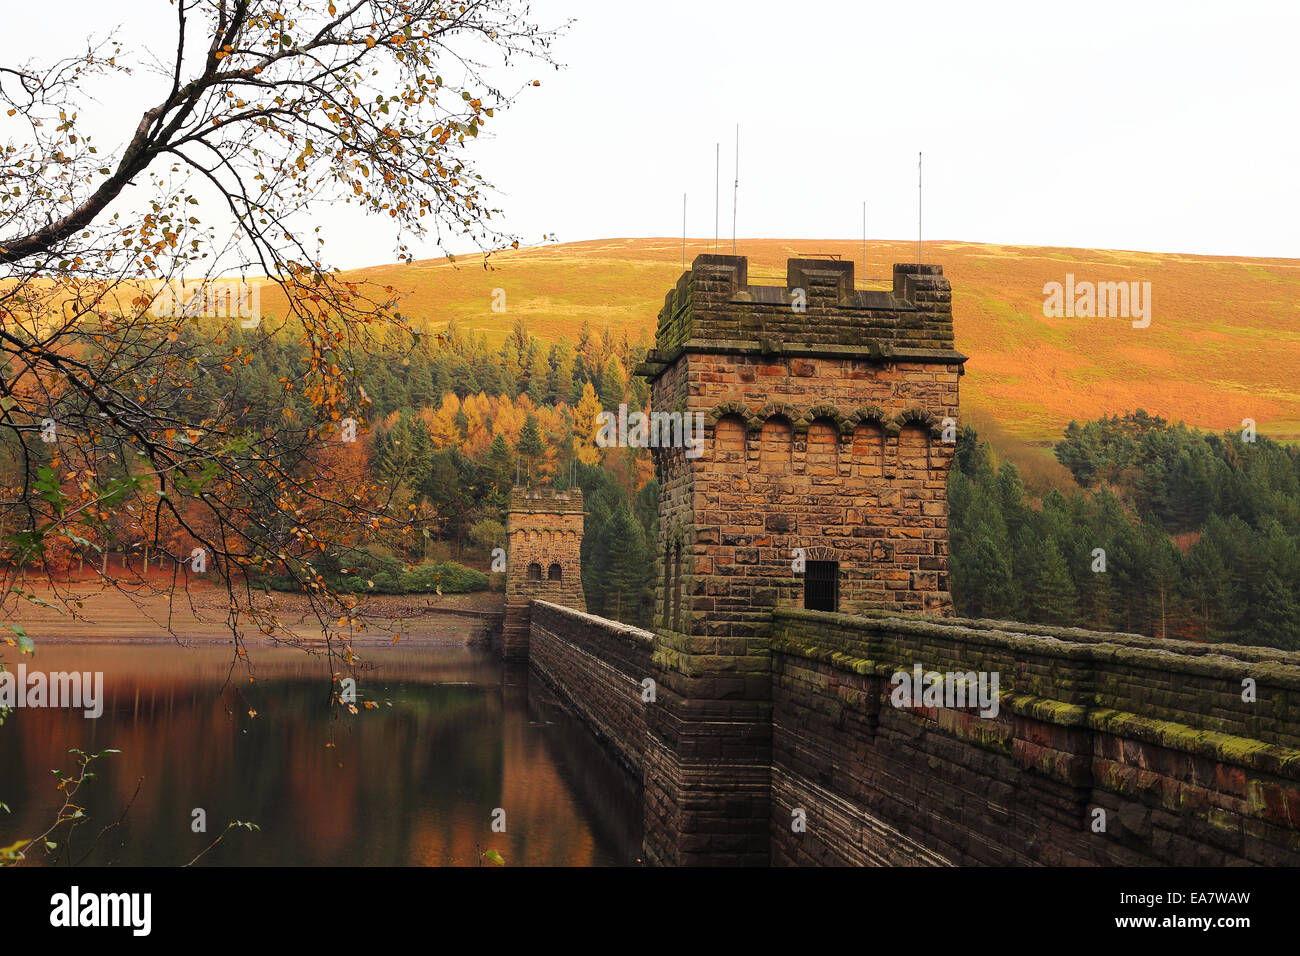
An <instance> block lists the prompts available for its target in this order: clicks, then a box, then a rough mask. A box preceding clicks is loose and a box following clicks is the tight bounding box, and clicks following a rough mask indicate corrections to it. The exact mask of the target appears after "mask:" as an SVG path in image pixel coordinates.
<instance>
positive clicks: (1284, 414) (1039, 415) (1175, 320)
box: [264, 239, 1300, 446]
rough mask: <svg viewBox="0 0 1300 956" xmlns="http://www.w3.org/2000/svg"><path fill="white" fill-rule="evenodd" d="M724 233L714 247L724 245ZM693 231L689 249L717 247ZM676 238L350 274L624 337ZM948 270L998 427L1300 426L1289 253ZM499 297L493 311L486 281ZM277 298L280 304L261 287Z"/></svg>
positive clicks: (873, 248) (486, 318)
mask: <svg viewBox="0 0 1300 956" xmlns="http://www.w3.org/2000/svg"><path fill="white" fill-rule="evenodd" d="M730 245H731V244H730V242H729V241H728V242H724V243H723V244H722V247H721V249H720V251H723V252H729V251H730ZM712 246H713V243H712V242H699V241H688V243H687V247H686V257H687V262H688V263H689V261H690V259H691V258H693V257H694V256H695V255H697V254H699V253H702V252H709V251H712ZM737 252H738V253H740V254H742V255H747V256H749V259H750V281H751V282H754V283H758V284H782V283H783V282H784V277H785V260H786V259H787V258H789V257H792V256H796V255H805V256H809V255H818V254H830V253H833V254H839V255H842V256H844V257H845V258H855V259H856V260H857V261H858V263H859V275H861V265H860V264H861V256H862V246H861V243H860V242H852V241H847V242H846V241H816V240H793V241H792V240H781V239H761V240H751V239H746V240H742V241H740V242H739V243H738V245H737ZM868 257H869V261H870V273H871V276H873V277H883V278H882V279H881V280H880V281H876V282H867V283H863V282H861V281H860V282H859V286H860V287H864V288H886V287H888V278H887V277H888V276H889V275H890V265H891V264H892V263H893V262H902V261H908V262H910V261H915V259H916V245H915V243H896V242H883V241H881V242H872V243H870V244H869V247H868ZM681 258H682V250H681V240H675V239H609V240H598V241H591V242H579V243H570V244H565V245H553V246H546V247H541V248H532V249H524V250H519V251H517V252H506V253H499V254H496V255H494V256H493V257H492V259H491V268H490V269H488V270H485V269H484V268H483V265H482V260H481V258H462V259H460V260H458V261H457V262H455V263H448V262H447V261H445V260H441V259H439V260H427V261H423V262H419V263H415V264H412V265H407V266H399V265H392V266H376V267H373V268H367V269H361V270H357V271H356V272H355V273H352V275H354V276H356V277H363V276H364V277H366V278H370V279H374V280H378V281H382V282H385V283H391V284H392V285H394V286H396V287H397V288H399V289H402V290H407V291H408V294H407V296H406V298H405V300H404V306H403V308H404V310H405V311H406V312H407V313H408V314H410V315H412V316H415V317H417V318H418V319H419V320H421V321H423V322H426V323H428V325H429V326H430V327H431V328H438V327H441V326H442V325H445V324H446V322H447V320H448V319H449V318H455V319H456V321H457V322H458V323H460V324H461V325H462V326H464V327H466V328H469V329H474V330H484V331H485V332H486V333H487V334H488V337H489V339H491V340H493V341H499V340H500V339H501V338H503V337H504V335H505V332H506V330H507V329H508V328H509V326H510V324H511V323H512V322H513V321H514V319H515V318H516V317H518V316H523V318H524V319H525V320H526V321H527V323H528V327H529V329H530V330H531V331H532V332H534V333H535V334H537V335H538V336H540V337H542V338H543V339H547V340H550V339H555V338H558V337H559V336H561V335H567V336H569V338H570V339H571V340H572V339H574V338H576V336H577V333H578V329H579V328H580V327H581V325H582V323H583V321H584V320H589V321H590V322H591V324H592V326H593V327H594V328H596V329H598V330H599V329H601V328H603V327H604V326H605V325H609V326H610V327H611V328H613V329H614V331H615V332H616V333H618V332H621V331H622V330H623V329H626V330H627V331H628V334H629V336H630V337H631V338H633V339H635V338H636V337H637V335H639V334H640V333H642V332H644V333H646V334H647V335H652V334H653V330H654V321H655V315H656V313H657V312H658V310H659V308H660V306H661V305H662V303H663V297H664V293H665V292H666V291H667V290H668V288H669V287H670V286H671V285H672V284H673V283H674V282H676V280H677V277H678V275H679V274H680V272H681ZM925 259H926V261H927V262H937V263H940V264H941V265H942V266H943V268H944V274H945V275H947V276H948V278H949V279H950V281H951V282H952V287H953V315H954V319H955V322H956V335H957V347H958V349H960V350H961V351H963V352H964V353H966V354H967V355H969V356H970V361H969V362H968V363H967V366H966V370H967V375H966V377H965V378H964V379H963V381H962V406H963V412H964V416H965V417H966V418H968V419H970V420H972V421H974V422H976V423H977V424H980V423H984V424H985V425H986V427H988V429H989V430H990V431H995V432H997V433H999V434H1001V435H1002V436H1004V440H1006V441H1010V442H1013V443H1015V444H1020V443H1030V444H1034V445H1039V446H1042V445H1043V444H1045V443H1048V442H1051V441H1053V440H1055V439H1056V438H1058V437H1059V436H1060V433H1061V429H1062V428H1063V427H1064V426H1065V424H1066V423H1067V422H1069V421H1070V420H1071V419H1090V418H1096V417H1098V416H1100V415H1103V414H1108V413H1111V412H1123V411H1125V410H1128V409H1134V408H1137V407H1142V408H1145V409H1146V410H1147V411H1149V412H1152V413H1154V414H1158V415H1161V416H1164V417H1166V418H1170V419H1173V420H1182V421H1185V422H1187V423H1188V424H1191V425H1196V426H1199V427H1201V428H1209V429H1215V430H1221V429H1224V428H1239V427H1240V425H1241V421H1242V419H1243V418H1253V419H1254V420H1255V421H1256V423H1257V425H1258V428H1259V430H1260V432H1261V433H1263V434H1267V435H1270V436H1272V437H1275V438H1283V439H1292V440H1294V439H1297V438H1300V384H1297V381H1296V375H1297V371H1298V370H1300V260H1294V259H1248V258H1234V257H1223V256H1193V255H1177V254H1165V253H1147V252H1119V251H1112V250H1098V249H1054V248H1039V247H1020V246H996V245H985V244H979V243H963V242H932V243H927V245H926V247H925ZM1066 273H1073V274H1074V276H1075V278H1076V281H1082V280H1090V281H1093V282H1112V281H1139V282H1143V281H1145V282H1150V283H1151V284H1152V303H1153V308H1152V316H1153V317H1152V321H1151V325H1150V327H1149V328H1146V329H1134V328H1133V327H1132V325H1131V322H1130V320H1128V319H1088V318H1057V319H1048V318H1044V316H1043V291H1042V290H1043V285H1044V283H1046V282H1051V281H1056V282H1062V283H1063V282H1064V281H1065V276H1066ZM498 288H499V289H504V290H505V293H506V311H505V312H504V313H498V312H493V311H492V293H493V290H494V289H498ZM264 304H265V305H267V306H268V307H269V308H270V309H274V305H273V304H272V303H269V302H264Z"/></svg>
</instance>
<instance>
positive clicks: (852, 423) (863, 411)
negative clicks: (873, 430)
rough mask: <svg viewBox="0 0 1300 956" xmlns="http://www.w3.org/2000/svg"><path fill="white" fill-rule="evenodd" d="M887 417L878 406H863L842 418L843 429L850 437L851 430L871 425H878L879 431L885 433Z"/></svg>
mask: <svg viewBox="0 0 1300 956" xmlns="http://www.w3.org/2000/svg"><path fill="white" fill-rule="evenodd" d="M889 420H890V419H889V416H888V415H886V414H885V410H884V409H883V408H881V407H880V406H879V405H863V406H861V407H859V408H855V409H854V410H853V411H851V412H849V414H848V415H847V416H845V418H844V427H845V429H846V432H847V434H849V435H852V434H853V430H854V429H855V428H857V427H858V426H859V425H866V424H873V425H879V426H880V430H881V431H887V430H888V429H887V428H886V425H887V423H888V422H889Z"/></svg>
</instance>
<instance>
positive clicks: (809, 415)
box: [803, 402, 853, 435]
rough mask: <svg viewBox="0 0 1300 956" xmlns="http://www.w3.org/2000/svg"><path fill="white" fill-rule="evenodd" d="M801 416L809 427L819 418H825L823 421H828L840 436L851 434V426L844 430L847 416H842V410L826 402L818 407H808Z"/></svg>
mask: <svg viewBox="0 0 1300 956" xmlns="http://www.w3.org/2000/svg"><path fill="white" fill-rule="evenodd" d="M803 415H804V418H805V419H806V420H807V422H808V424H810V425H811V424H812V423H813V422H815V421H816V420H817V419H819V418H825V419H829V420H830V421H831V422H833V423H834V424H835V429H836V431H838V432H839V433H840V434H841V435H851V434H853V426H852V425H848V430H847V431H846V430H845V426H846V425H847V423H848V416H847V415H846V414H844V411H843V410H842V409H840V408H838V407H837V406H835V405H831V404H829V403H826V402H823V403H821V404H818V405H812V406H809V408H808V409H807V411H805V412H804V413H803Z"/></svg>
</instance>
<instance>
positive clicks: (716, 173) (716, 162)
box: [713, 143, 722, 253]
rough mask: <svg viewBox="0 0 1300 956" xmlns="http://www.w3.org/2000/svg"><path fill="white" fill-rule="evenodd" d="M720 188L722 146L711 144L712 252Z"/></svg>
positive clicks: (715, 248) (716, 237)
mask: <svg viewBox="0 0 1300 956" xmlns="http://www.w3.org/2000/svg"><path fill="white" fill-rule="evenodd" d="M721 187H722V144H721V143H714V144H713V251H714V252H715V253H716V252H717V251H718V193H719V192H720V190H721Z"/></svg>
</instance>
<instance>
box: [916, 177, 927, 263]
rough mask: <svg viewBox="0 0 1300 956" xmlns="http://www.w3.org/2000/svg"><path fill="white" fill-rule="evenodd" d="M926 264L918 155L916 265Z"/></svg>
mask: <svg viewBox="0 0 1300 956" xmlns="http://www.w3.org/2000/svg"><path fill="white" fill-rule="evenodd" d="M923 262H925V256H924V255H923V254H922V252H921V154H920V153H917V154H916V263H917V265H920V264H921V263H923Z"/></svg>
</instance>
